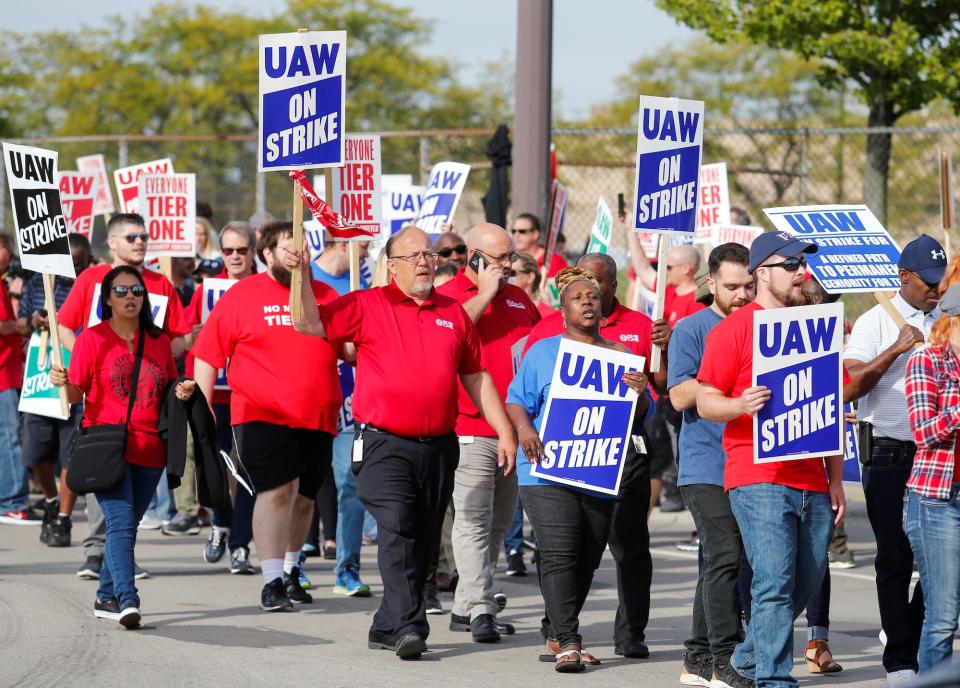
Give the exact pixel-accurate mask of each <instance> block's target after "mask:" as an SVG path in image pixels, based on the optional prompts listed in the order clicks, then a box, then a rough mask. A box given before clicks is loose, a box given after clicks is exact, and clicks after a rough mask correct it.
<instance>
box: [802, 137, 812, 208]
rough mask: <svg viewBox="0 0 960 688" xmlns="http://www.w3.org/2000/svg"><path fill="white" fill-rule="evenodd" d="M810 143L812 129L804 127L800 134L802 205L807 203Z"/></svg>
mask: <svg viewBox="0 0 960 688" xmlns="http://www.w3.org/2000/svg"><path fill="white" fill-rule="evenodd" d="M809 143H810V129H809V128H808V127H804V128H803V132H802V134H801V136H800V205H806V204H807V173H808V170H807V147H808V145H809Z"/></svg>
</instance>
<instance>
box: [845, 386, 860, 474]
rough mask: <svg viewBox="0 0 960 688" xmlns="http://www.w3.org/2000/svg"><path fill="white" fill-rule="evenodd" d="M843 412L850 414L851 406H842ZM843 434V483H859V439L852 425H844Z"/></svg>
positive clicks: (855, 428)
mask: <svg viewBox="0 0 960 688" xmlns="http://www.w3.org/2000/svg"><path fill="white" fill-rule="evenodd" d="M843 412H844V413H845V414H846V413H852V412H853V404H844V405H843ZM844 426H845V428H846V429H845V431H844V433H843V482H845V483H856V484H857V485H859V484H860V482H861V476H860V439H859V438H858V437H857V427H856V426H855V425H854V424H853V423H844Z"/></svg>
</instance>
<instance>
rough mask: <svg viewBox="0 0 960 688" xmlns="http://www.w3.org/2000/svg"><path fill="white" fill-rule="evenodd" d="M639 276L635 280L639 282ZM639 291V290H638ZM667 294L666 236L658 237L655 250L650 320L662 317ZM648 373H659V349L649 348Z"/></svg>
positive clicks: (655, 347) (656, 347)
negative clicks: (653, 293) (658, 241)
mask: <svg viewBox="0 0 960 688" xmlns="http://www.w3.org/2000/svg"><path fill="white" fill-rule="evenodd" d="M639 279H640V278H639V276H638V277H637V280H638V282H639ZM638 291H639V289H638ZM666 292H667V241H666V236H664V235H660V246H659V249H658V250H657V299H656V301H654V304H653V317H652V320H660V318H662V317H663V307H664V298H665V297H666ZM650 372H651V373H658V372H660V347H658V346H652V347H650Z"/></svg>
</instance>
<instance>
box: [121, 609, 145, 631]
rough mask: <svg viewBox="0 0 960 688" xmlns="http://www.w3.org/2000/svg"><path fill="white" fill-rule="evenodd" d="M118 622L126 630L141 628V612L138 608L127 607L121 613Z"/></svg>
mask: <svg viewBox="0 0 960 688" xmlns="http://www.w3.org/2000/svg"><path fill="white" fill-rule="evenodd" d="M117 621H119V622H120V625H121V626H123V627H124V628H126V629H130V628H137V627H138V626H140V610H139V609H137V608H136V607H127V608H126V609H124V610H123V611H122V612H120V616H119V618H118V619H117Z"/></svg>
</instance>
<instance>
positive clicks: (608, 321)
mask: <svg viewBox="0 0 960 688" xmlns="http://www.w3.org/2000/svg"><path fill="white" fill-rule="evenodd" d="M577 267H579V268H583V269H584V270H587V271H588V272H590V273H591V274H593V276H594V277H596V278H597V283H598V284H599V286H600V310H601V314H602V315H603V319H602V320H601V321H600V336H601V337H604V338H605V339H609V340H611V341H614V342H621V343H622V344H624V345H625V346H626V347H627V348H628V349H629V350H630V353H632V354H636V355H637V356H643V357H644V359H645V361H646V362H645V364H644V373H647V374H650V352H651V351H652V347H653V346H656V347H658V348H659V349H660V351H661V359H660V371H659V372H657V373H654V374H650V380H651V381H652V382H653V385H654V387H656V388H657V389H660V390H663V389H665V388H666V384H667V345H668V344H669V342H670V325H669V324H668V323H667V321H666V320H658V321H657V322H651V320H650V318H648V317H647V316H645V315H644V314H643V313H638V312H637V311H634V310H630V309H629V308H627V307H626V306H624V305H623V304H621V303H620V302H619V301H618V300H617V263H616V261H614V260H613V258H611V257H610V256H608V255H607V254H605V253H588V254H587V255H585V256H583V257H582V258H581V259H580V260H579V261H578V262H577ZM564 331H565V328H564V326H563V316H562V314H561V313H559V312H557V313H554V314H552V315H548V316H547V317H545V318H544V319H543V320H541V321H540V322H539V323H537V325H536V327H534V328H533V330H532V331H531V332H530V336H528V337H527V344H526V348H525V349H524V351H526V349H529V348H530V347H531V346H532V345H533V344H534V342H537V341H539V340H541V339H545V338H547V337H553V336H555V335H558V334H562V333H563V332H564ZM644 453H646V451H644ZM649 503H650V461H649V459H648V457H644V456H640V455H639V454H638V453H637V452H636V451H635V448H634V447H632V446H631V447H628V453H627V459H626V461H625V463H624V469H623V477H622V478H621V480H620V492H619V494H618V495H617V499H616V503H615V505H614V511H613V517H612V520H611V526H610V539H609V545H610V552H611V553H612V554H613V558H614V560H615V561H616V563H617V592H618V596H619V606H618V607H617V617H616V622H615V624H614V634H613V635H614V652H616V653H617V654H618V655H622V656H624V657H631V658H640V659H642V658H644V657H648V656H649V655H650V651H649V649H648V648H647V646H646V644H645V640H646V627H647V622H648V621H649V620H650V585H651V584H652V581H653V560H652V558H651V556H650V532H649V530H648V529H647V505H648V504H649Z"/></svg>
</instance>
